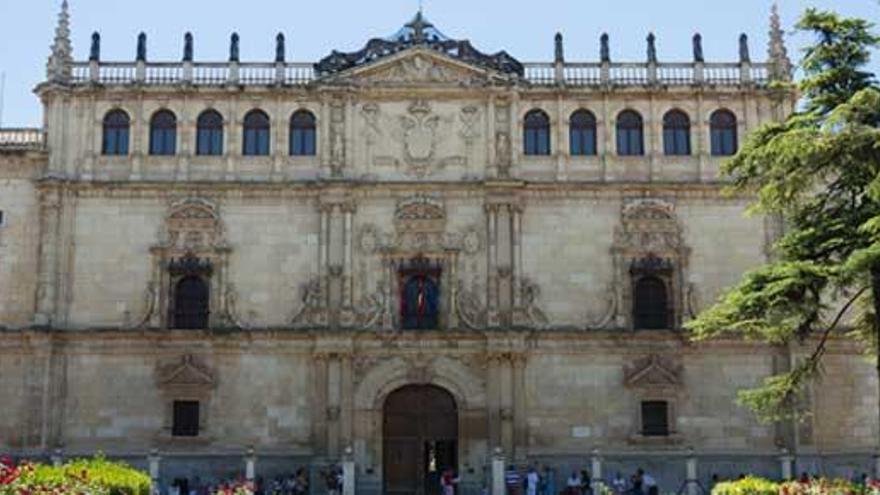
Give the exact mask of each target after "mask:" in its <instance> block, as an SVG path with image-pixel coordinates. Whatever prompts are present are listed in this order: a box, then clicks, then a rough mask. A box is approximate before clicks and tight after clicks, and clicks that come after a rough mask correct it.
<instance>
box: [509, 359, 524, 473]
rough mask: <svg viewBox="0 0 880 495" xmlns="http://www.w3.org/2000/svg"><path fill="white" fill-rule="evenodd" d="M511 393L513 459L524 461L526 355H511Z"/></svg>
mask: <svg viewBox="0 0 880 495" xmlns="http://www.w3.org/2000/svg"><path fill="white" fill-rule="evenodd" d="M510 361H511V362H510V367H511V393H512V395H513V397H512V399H513V400H512V402H513V445H514V456H513V458H514V460H515V461H517V462H525V460H526V456H527V455H528V440H529V436H528V421H527V418H528V411H526V378H525V376H526V373H525V369H526V356H525V355H523V354H515V355H513V356H511V360H510Z"/></svg>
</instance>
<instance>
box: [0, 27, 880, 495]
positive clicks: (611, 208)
mask: <svg viewBox="0 0 880 495" xmlns="http://www.w3.org/2000/svg"><path fill="white" fill-rule="evenodd" d="M66 23H67V15H66V11H65V13H64V14H63V15H62V18H61V21H60V25H59V38H58V39H56V43H55V45H54V46H53V54H52V57H51V59H50V64H49V68H48V69H49V72H48V77H47V81H46V82H44V83H41V84H40V85H39V86H38V88H37V94H38V95H39V97H40V99H41V100H42V102H43V104H44V107H45V128H44V129H43V133H39V134H37V135H36V137H34V138H32V139H25V140H23V141H21V142H19V141H16V139H13V138H12V137H14V136H15V132H13V131H0V210H2V211H3V223H2V226H0V328H2V329H3V330H4V331H3V332H2V338H0V384H2V390H3V391H4V394H3V395H4V400H3V401H2V402H0V413H2V414H0V449H3V450H11V451H12V452H13V453H16V454H29V455H45V454H48V453H50V452H51V451H53V450H54V449H55V448H59V447H63V449H64V451H65V453H69V454H87V453H92V452H95V451H97V450H102V451H104V452H106V453H108V454H110V455H113V456H120V457H126V458H130V459H140V460H139V461H138V462H140V463H142V462H143V459H144V458H145V456H146V454H147V453H148V452H149V451H151V450H153V449H158V450H159V451H160V452H161V453H162V455H163V456H164V457H165V458H166V459H170V461H166V462H165V463H164V464H163V466H164V467H163V471H162V477H163V478H165V479H170V478H172V477H174V476H179V475H188V474H192V473H193V472H196V471H198V472H200V473H202V474H203V476H204V477H205V478H209V477H211V476H215V475H217V473H221V472H222V473H226V472H228V469H235V467H234V466H235V465H237V464H235V463H240V462H241V461H240V459H241V455H243V452H244V451H245V450H246V449H247V448H248V447H250V446H252V447H253V448H254V449H255V451H256V453H257V455H258V457H259V459H260V460H259V461H258V472H260V473H262V474H265V475H267V476H268V475H271V474H272V472H273V471H272V470H273V469H275V470H280V469H282V468H283V469H289V467H290V466H292V465H293V464H297V463H298V464H303V463H312V464H314V465H320V464H321V463H327V462H332V461H335V460H337V459H339V458H340V457H341V456H343V455H344V453H345V451H346V449H347V448H351V449H352V455H353V456H354V459H355V461H356V464H357V466H358V471H357V476H358V487H359V491H363V493H375V492H379V491H380V490H381V489H382V486H383V476H384V473H386V471H385V470H384V469H385V467H387V466H383V463H384V460H383V448H384V447H383V446H384V445H385V443H384V442H383V438H384V437H383V405H384V401H385V398H386V397H388V395H389V394H391V393H392V392H394V391H395V390H397V389H399V388H400V387H404V386H407V385H413V384H432V385H436V386H438V387H441V388H443V389H444V390H446V391H448V392H449V393H450V394H451V395H452V396H453V397H454V399H455V403H456V406H457V412H458V437H457V444H456V448H457V455H456V457H455V458H456V459H457V467H458V469H459V471H460V472H461V473H462V475H463V484H462V487H463V490H464V491H465V492H466V493H472V492H475V491H477V490H478V489H479V487H481V486H483V485H484V484H485V483H487V482H488V480H487V478H486V471H485V470H486V468H487V466H488V463H489V461H490V459H491V456H492V453H493V452H494V450H495V449H496V448H500V449H501V452H502V453H503V455H505V456H506V457H507V458H509V459H512V460H515V461H516V462H521V463H526V462H531V461H541V462H545V463H549V464H551V465H554V466H557V467H558V468H559V469H560V471H559V473H560V476H564V475H565V473H567V472H566V471H563V469H567V468H568V467H572V466H575V465H577V466H581V465H584V464H585V463H586V462H587V457H588V456H589V455H590V452H592V451H593V450H594V449H597V450H598V451H599V452H600V453H601V456H602V457H603V459H604V460H605V462H606V466H607V467H606V472H613V470H615V469H632V468H634V467H635V466H636V465H642V466H646V467H648V468H649V469H651V470H652V471H653V472H656V473H658V477H659V478H660V480H661V482H662V484H663V486H664V487H665V489H668V490H673V489H677V488H678V487H679V486H680V484H681V482H682V481H683V480H684V476H685V474H684V461H683V459H684V456H685V455H686V453H687V452H688V449H690V448H692V449H694V451H695V452H696V453H697V455H698V457H699V458H700V459H701V463H700V469H699V474H700V477H701V479H702V480H703V482H704V483H705V482H706V481H707V480H708V478H709V477H710V476H711V474H712V473H719V474H722V475H735V474H738V473H739V472H741V471H755V472H759V473H765V474H768V475H778V465H779V461H778V456H779V455H780V449H782V448H785V449H787V450H788V451H789V452H791V453H794V454H796V456H797V460H798V462H799V463H800V465H801V466H803V467H804V468H809V469H811V470H816V471H822V470H824V471H826V472H829V473H834V474H843V475H852V474H855V473H856V472H859V473H860V472H862V471H864V470H867V469H868V467H867V466H868V465H869V464H870V456H871V453H872V449H873V447H874V446H875V438H876V437H877V435H878V425H877V420H876V414H875V411H874V407H875V405H876V397H875V394H876V388H877V387H876V385H875V384H874V381H875V380H876V378H875V376H874V375H873V374H872V366H871V365H870V363H868V362H865V361H863V360H862V359H861V358H860V357H859V356H858V354H857V352H856V351H855V350H854V349H851V348H848V347H845V346H840V347H839V348H838V349H836V350H835V351H834V352H833V353H832V355H830V356H829V361H828V363H827V367H828V373H827V379H826V380H823V381H821V382H817V383H815V384H814V385H813V387H812V390H811V394H810V396H811V409H812V413H813V414H812V416H810V417H809V419H808V420H807V421H805V422H803V423H801V424H797V425H796V424H788V423H780V424H775V425H765V424H760V423H758V422H757V421H756V419H755V418H754V416H753V415H752V414H751V413H750V412H749V411H748V410H746V409H743V408H741V407H739V406H738V405H736V403H735V398H736V392H737V391H738V390H740V389H742V388H747V387H751V386H754V385H755V384H757V383H759V382H760V380H761V379H762V378H763V377H765V376H767V375H769V374H771V373H774V372H778V371H780V370H784V369H786V368H787V367H788V366H790V363H791V362H792V361H793V360H795V359H797V358H798V356H800V355H801V354H803V353H804V352H806V349H808V348H807V347H804V348H801V347H798V346H792V347H786V348H776V349H771V348H768V347H765V346H761V345H757V344H752V343H747V342H739V341H716V342H706V343H700V344H693V343H689V342H688V341H687V339H686V338H685V336H683V335H682V333H681V331H680V330H679V329H680V327H681V324H682V323H683V322H685V321H687V320H688V319H689V318H691V317H692V315H694V314H695V313H696V312H698V311H700V310H701V309H703V308H705V307H707V305H708V304H710V303H711V302H712V301H713V300H714V299H715V298H716V297H717V296H718V295H719V294H720V293H721V292H722V291H723V290H724V289H725V288H726V287H729V286H730V285H731V284H733V283H735V282H736V281H737V280H739V278H740V277H741V275H742V274H743V273H744V272H745V271H747V270H748V269H750V268H752V267H755V266H757V265H759V264H761V263H762V262H764V261H766V260H767V259H768V257H769V256H770V255H771V254H770V250H769V246H770V244H771V243H772V242H773V240H774V239H775V238H776V237H777V236H778V233H779V226H778V223H777V222H776V221H774V220H773V219H765V218H761V217H756V216H747V215H745V214H744V210H745V208H746V206H747V204H748V203H749V201H750V198H747V197H730V196H727V195H725V194H723V193H722V188H723V186H724V181H723V179H721V178H720V177H719V167H720V165H721V163H722V162H723V157H718V156H713V154H712V152H711V142H712V132H711V129H710V121H711V116H712V114H713V112H715V111H716V110H719V109H724V110H727V111H729V112H730V113H732V114H733V115H734V116H735V117H736V122H737V128H736V131H735V132H736V135H737V136H738V137H739V138H738V139H739V141H740V142H741V141H742V140H743V139H744V138H745V136H746V134H747V133H748V132H750V131H752V130H754V129H755V128H757V127H758V126H759V125H761V124H762V123H764V122H769V121H773V120H778V119H782V118H784V117H785V116H786V115H787V114H788V113H789V112H791V111H792V109H793V105H794V102H795V99H796V95H795V94H793V93H792V92H790V91H787V90H778V89H771V86H770V85H769V81H770V80H772V79H785V78H786V77H787V74H788V67H789V65H787V59H785V52H784V47H782V48H780V46H781V45H780V44H779V40H780V37H779V32H778V23H777V24H776V29H777V31H774V33H773V34H774V37H773V40H774V41H773V43H771V50H770V51H771V59H770V61H769V62H768V63H767V64H752V63H751V62H750V61H749V60H748V58H744V59H743V60H741V61H740V62H739V63H737V64H714V65H713V64H707V63H704V62H703V61H702V59H701V56H700V57H699V58H698V59H697V60H696V61H695V62H693V63H688V64H677V65H674V64H667V65H664V64H658V63H657V61H656V60H649V61H648V62H647V63H644V64H642V63H639V64H618V63H611V62H610V60H603V61H602V62H601V63H597V64H571V63H568V62H565V61H564V60H563V57H562V45H561V40H560V41H558V46H557V60H556V61H555V62H554V63H552V64H519V62H517V61H516V60H515V59H513V58H512V57H510V56H509V55H507V54H503V53H502V54H496V55H493V56H488V55H482V54H479V52H476V51H475V50H474V49H473V47H470V46H469V45H467V46H466V47H465V48H467V50H465V49H464V48H462V47H463V46H464V45H461V44H460V43H461V42H453V40H447V39H445V38H440V36H442V35H440V34H439V32H436V30H434V29H433V28H432V27H431V26H430V25H429V24H427V23H426V21H424V20H423V19H422V18H421V17H417V18H416V20H415V21H414V22H413V23H411V24H409V25H408V26H407V28H405V29H404V31H402V33H403V34H402V35H400V34H399V35H398V37H397V38H394V39H392V40H391V41H387V40H386V41H382V40H380V41H382V43H386V44H387V45H385V44H382V43H378V42H376V40H374V41H371V42H370V44H369V45H368V49H365V51H363V53H357V54H347V55H346V54H338V53H337V54H336V55H334V56H333V57H331V58H330V59H328V60H325V61H322V62H321V63H319V64H317V65H315V66H314V67H312V66H303V65H302V64H288V63H286V62H284V60H283V51H282V52H280V55H281V57H280V58H281V60H279V61H277V62H276V63H274V64H262V65H260V64H250V65H248V64H242V63H239V62H238V60H233V61H231V62H229V63H223V64H199V63H194V62H192V60H184V61H183V62H182V63H181V64H177V65H174V66H173V67H172V68H170V69H167V68H166V69H162V70H167V71H168V72H167V74H166V75H162V74H165V73H162V72H161V71H160V69H161V68H162V66H160V65H158V64H151V63H149V62H147V61H146V60H139V61H137V62H136V63H132V64H115V65H114V64H108V63H106V62H103V61H100V60H99V52H100V50H99V48H100V46H99V45H95V46H93V50H92V55H93V56H92V60H91V61H90V62H82V63H80V62H74V61H73V60H72V55H71V53H70V43H69V41H67V40H66V38H65V36H66V31H67V28H66ZM426 33H427V34H426ZM432 33H436V34H432ZM401 36H402V37H401ZM59 39H60V41H59ZM454 43H459V44H454ZM453 45H454V46H453ZM96 48H97V53H96ZM453 48H454V49H453ZM282 49H283V45H282ZM144 50H145V48H144ZM469 50H470V51H469ZM468 54H470V55H468ZM343 55H344V56H343ZM466 55H467V56H466ZM700 55H701V54H700ZM746 55H747V54H746ZM340 57H341V58H340ZM359 57H360V58H359ZM362 59H363V60H362ZM304 67H305V68H304ZM782 69H784V70H782ZM211 71H215V72H216V74H220V75H219V76H210V74H213V73H212V72H211ZM676 71H678V72H676ZM680 73H681V74H684V73H686V75H685V76H675V77H673V75H674V74H680ZM168 74H170V75H168ZM206 74H207V75H206ZM303 74H305V75H303ZM578 74H582V76H578ZM583 74H587V75H586V76H583ZM590 74H592V75H590ZM627 74H631V75H630V76H627ZM723 74H729V75H730V74H732V75H730V76H729V77H727V76H723ZM209 76H210V77H209ZM212 77H214V79H212ZM578 77H585V78H586V79H578ZM593 77H594V78H595V79H591V78H593ZM676 77H685V78H686V79H687V80H684V81H681V80H679V79H676ZM162 78H167V79H162ZM218 78H219V79H218ZM632 78H635V79H632ZM639 78H643V79H644V80H641V79H639ZM116 109H121V110H123V111H124V112H125V113H126V115H128V116H129V118H130V127H129V131H128V140H129V145H128V148H129V149H128V150H126V151H127V153H125V154H123V155H121V156H108V155H106V154H102V146H103V132H102V124H103V121H104V117H105V115H106V114H107V113H108V112H109V111H112V110H116ZM163 109H165V110H170V111H171V112H173V113H174V114H175V116H176V118H177V127H176V139H177V147H176V150H175V153H174V154H173V156H164V155H163V156H156V155H153V154H151V153H150V140H151V129H150V121H151V117H152V116H153V115H154V114H155V112H157V111H158V110H163ZM206 109H214V110H216V111H217V112H219V113H220V114H221V115H222V116H223V119H224V124H223V134H224V147H225V149H224V150H223V153H222V154H221V155H219V156H201V155H199V154H197V152H196V140H197V136H196V135H197V130H196V126H197V119H198V116H199V115H200V114H201V112H203V111H204V110H206ZM253 109H260V110H262V111H263V112H265V114H267V115H268V116H269V120H270V122H271V129H270V131H269V136H270V137H269V143H270V144H269V149H268V152H267V153H266V154H265V155H263V156H246V155H245V154H244V153H243V146H244V143H243V141H244V139H245V138H244V136H243V132H242V125H243V120H244V116H245V115H246V114H247V113H248V112H249V111H251V110H253ZM535 109H540V110H541V111H543V112H544V113H545V114H546V115H547V116H548V117H549V126H548V128H547V132H548V133H549V142H550V149H551V152H550V153H549V154H547V155H539V156H535V155H532V154H529V153H527V151H528V150H527V149H525V144H524V140H523V133H524V131H523V126H524V121H525V118H526V115H527V114H528V113H529V112H530V111H533V110H535ZM578 109H588V110H589V111H590V112H592V114H593V115H594V116H595V123H596V127H595V132H596V153H595V154H594V155H587V156H574V155H572V154H571V153H569V150H570V149H571V146H570V144H571V143H570V142H569V141H570V133H569V125H570V119H569V116H570V115H572V113H573V112H574V111H576V110H578ZM672 109H677V110H680V111H682V112H684V113H685V114H686V115H687V116H688V117H689V120H690V122H691V126H690V128H689V131H688V132H689V139H690V143H691V144H690V147H691V152H690V153H689V154H687V155H686V156H668V155H666V154H665V153H664V125H663V121H664V115H666V113H667V112H668V111H669V110H672ZM298 110H308V111H309V112H311V114H312V115H314V116H315V120H316V122H317V125H316V129H315V134H316V144H317V146H316V152H315V153H314V155H306V156H291V155H290V154H289V152H288V133H289V126H288V122H289V119H290V117H291V115H292V114H293V113H294V112H296V111H298ZM623 110H635V111H637V112H638V113H639V114H640V115H641V116H642V118H643V122H644V148H645V152H644V154H643V155H641V156H620V155H619V154H618V153H617V152H616V151H617V148H616V146H615V143H616V139H617V136H616V135H617V132H616V126H617V118H618V115H619V114H620V112H621V111H623ZM4 133H5V134H4ZM3 136H6V141H4V140H3ZM187 259H191V260H196V261H197V262H198V263H201V264H202V265H201V266H202V267H203V269H206V270H207V268H205V267H210V273H209V275H208V276H207V277H206V279H207V280H208V282H207V283H208V288H209V293H210V297H209V302H208V304H209V307H210V316H209V323H208V325H207V327H208V328H207V329H203V330H181V329H176V328H172V327H173V326H174V325H173V323H172V317H171V313H172V312H173V307H172V306H173V304H175V302H174V297H175V296H174V295H173V286H174V283H175V282H174V281H175V280H177V279H176V278H175V277H178V275H176V273H177V272H176V271H175V270H178V271H180V270H183V271H186V270H198V269H199V268H198V267H195V268H193V267H192V266H189V265H186V260H187ZM416 265H418V266H427V267H429V268H428V269H429V270H432V271H431V272H430V273H433V274H435V275H436V278H435V281H434V282H433V283H436V284H437V287H439V289H438V294H436V298H437V299H436V304H437V306H438V314H437V321H436V323H435V325H434V327H433V328H429V329H421V330H407V329H404V328H403V326H405V325H404V321H403V316H402V313H401V311H400V310H399V308H401V307H402V305H403V304H404V302H402V299H404V298H406V297H407V296H406V295H405V293H404V291H403V290H402V289H401V287H402V284H403V282H402V281H403V277H404V276H403V275H402V274H404V273H408V272H406V270H414V269H416V268H413V267H414V266H416ZM187 266H189V268H187ZM175 267H177V268H175ZM641 270H653V271H657V273H661V274H662V278H663V280H664V283H665V284H666V285H665V289H666V296H667V302H668V307H667V308H666V309H667V310H668V312H669V317H668V320H667V321H668V322H669V324H668V325H666V327H668V328H664V329H659V330H642V329H635V322H634V316H633V315H634V311H635V305H636V296H635V294H634V292H635V290H634V280H635V278H634V277H636V274H638V273H641V272H640V271H641ZM187 273H189V272H187ZM199 273H202V272H199ZM178 278H179V277H178ZM181 400H188V401H199V403H200V406H201V407H200V412H199V434H198V436H196V437H192V438H189V437H180V436H176V435H174V434H173V425H172V423H173V422H174V411H173V403H174V401H181ZM643 401H663V402H664V403H666V404H667V407H668V418H667V419H668V421H669V431H668V434H666V435H663V436H659V437H654V436H646V435H643V434H642V433H643V432H642V422H643V421H644V419H645V418H642V417H641V414H642V413H641V409H640V405H641V404H642V403H643ZM385 454H387V453H385ZM230 459H232V460H231V461H230ZM229 462H232V463H233V467H232V468H228V469H226V470H223V469H224V468H221V467H219V466H221V465H223V464H224V463H226V464H227V465H228V463H229ZM260 467H262V468H260ZM261 469H262V470H261ZM609 470H612V471H609ZM560 481H561V480H560Z"/></svg>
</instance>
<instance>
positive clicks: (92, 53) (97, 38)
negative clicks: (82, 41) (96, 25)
mask: <svg viewBox="0 0 880 495" xmlns="http://www.w3.org/2000/svg"><path fill="white" fill-rule="evenodd" d="M100 60H101V33H99V32H97V31H95V32H94V33H92V46H91V48H89V61H90V62H98V61H100Z"/></svg>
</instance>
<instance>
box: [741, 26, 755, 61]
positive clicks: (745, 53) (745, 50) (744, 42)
mask: <svg viewBox="0 0 880 495" xmlns="http://www.w3.org/2000/svg"><path fill="white" fill-rule="evenodd" d="M751 61H752V58H751V57H750V56H749V37H748V35H746V33H743V34H741V35H739V62H740V63H741V64H747V63H749V62H751Z"/></svg>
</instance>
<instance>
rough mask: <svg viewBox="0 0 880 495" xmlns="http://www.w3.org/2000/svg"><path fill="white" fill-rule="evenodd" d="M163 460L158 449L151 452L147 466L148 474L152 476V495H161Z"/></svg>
mask: <svg viewBox="0 0 880 495" xmlns="http://www.w3.org/2000/svg"><path fill="white" fill-rule="evenodd" d="M161 460H162V458H161V457H160V456H159V450H158V449H152V450H150V455H148V456H147V465H148V466H149V467H148V473H149V475H150V493H152V494H154V495H158V494H159V493H160V488H159V466H160V464H159V463H160V462H161Z"/></svg>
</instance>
